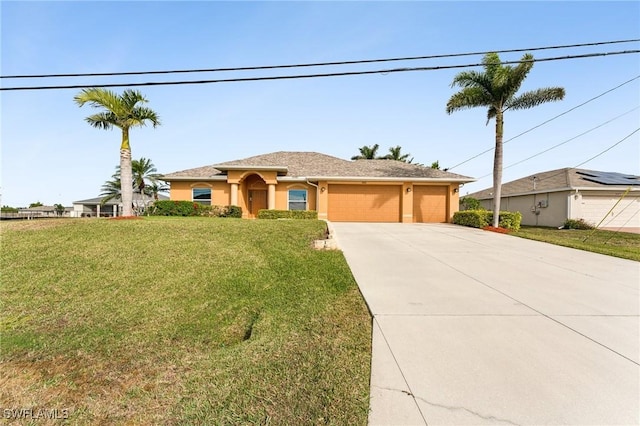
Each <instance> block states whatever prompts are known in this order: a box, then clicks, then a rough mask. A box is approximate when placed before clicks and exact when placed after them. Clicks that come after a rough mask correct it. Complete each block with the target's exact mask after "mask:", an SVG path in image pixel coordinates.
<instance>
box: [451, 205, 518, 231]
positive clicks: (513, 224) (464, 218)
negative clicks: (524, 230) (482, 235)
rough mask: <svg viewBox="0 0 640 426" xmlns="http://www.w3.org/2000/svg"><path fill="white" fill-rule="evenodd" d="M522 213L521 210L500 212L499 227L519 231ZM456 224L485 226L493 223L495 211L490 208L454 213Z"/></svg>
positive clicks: (473, 226)
mask: <svg viewBox="0 0 640 426" xmlns="http://www.w3.org/2000/svg"><path fill="white" fill-rule="evenodd" d="M521 221H522V214H521V213H520V212H500V222H499V224H498V226H499V227H501V228H505V229H510V230H512V231H517V230H518V229H520V222H521ZM453 223H455V224H456V225H462V226H470V227H472V228H484V227H485V226H489V224H491V223H493V212H490V211H489V210H463V211H459V212H455V213H454V214H453Z"/></svg>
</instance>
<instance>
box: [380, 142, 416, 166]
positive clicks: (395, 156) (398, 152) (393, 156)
mask: <svg viewBox="0 0 640 426" xmlns="http://www.w3.org/2000/svg"><path fill="white" fill-rule="evenodd" d="M410 155H411V154H403V153H402V147H401V146H400V145H398V146H393V147H391V148H389V153H388V154H387V155H385V156H384V157H381V158H382V159H384V160H396V161H402V162H403V163H411V162H412V161H413V157H411V158H409V156H410Z"/></svg>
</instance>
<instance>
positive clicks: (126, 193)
mask: <svg viewBox="0 0 640 426" xmlns="http://www.w3.org/2000/svg"><path fill="white" fill-rule="evenodd" d="M120 194H121V195H122V215H123V216H133V207H132V206H133V174H132V172H131V146H130V145H129V129H128V128H123V129H122V145H121V146H120Z"/></svg>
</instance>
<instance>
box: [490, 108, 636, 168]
mask: <svg viewBox="0 0 640 426" xmlns="http://www.w3.org/2000/svg"><path fill="white" fill-rule="evenodd" d="M638 108H640V106H637V107H635V108H632V109H630V110H629V111H627V112H624V113H622V114H620V115H617V116H615V117H613V118H612V119H610V120H607V121H605V122H604V123H600V124H598V125H597V126H595V127H592V128H591V129H589V130H587V131H585V132H582V133H580V134H579V135H576V136H574V137H572V138H569V139H567V140H565V141H563V142H560V143H559V144H556V145H553V146H552V147H550V148H547V149H545V150H544V151H540V152H538V153H536V154H533V155H532V156H530V157H527V158H525V159H523V160H520V161H516V162H515V163H512V164H509V165H508V166H506V167H504V168H503V170H504V169H508V168H510V167H513V166H517V165H518V164H521V163H524V162H525V161H529V160H531V159H532V158H535V157H538V156H540V155H542V154H545V153H547V152H549V151H551V150H552V149H555V148H558V147H559V146H562V145H564V144H567V143H569V142H571V141H573V140H576V139H578V138H579V137H581V136H584V135H586V134H587V133H591V132H593V131H594V130H596V129H599V128H600V127H602V126H605V125H607V124H609V123H611V122H613V121H615V120H617V119H618V118H621V117H624V116H625V115H627V114H630V113H632V112H633V111H635V110H637V109H638ZM492 175H493V173H487V174H486V175H484V176H480V177H479V178H478V180H482V179H484V178H486V177H489V176H492Z"/></svg>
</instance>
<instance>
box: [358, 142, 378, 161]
mask: <svg viewBox="0 0 640 426" xmlns="http://www.w3.org/2000/svg"><path fill="white" fill-rule="evenodd" d="M378 148H380V146H379V145H378V144H375V145H372V146H367V145H365V146H363V147H362V148H358V150H359V151H360V155H354V156H353V157H351V159H352V160H375V159H377V158H378V157H377V154H378Z"/></svg>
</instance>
